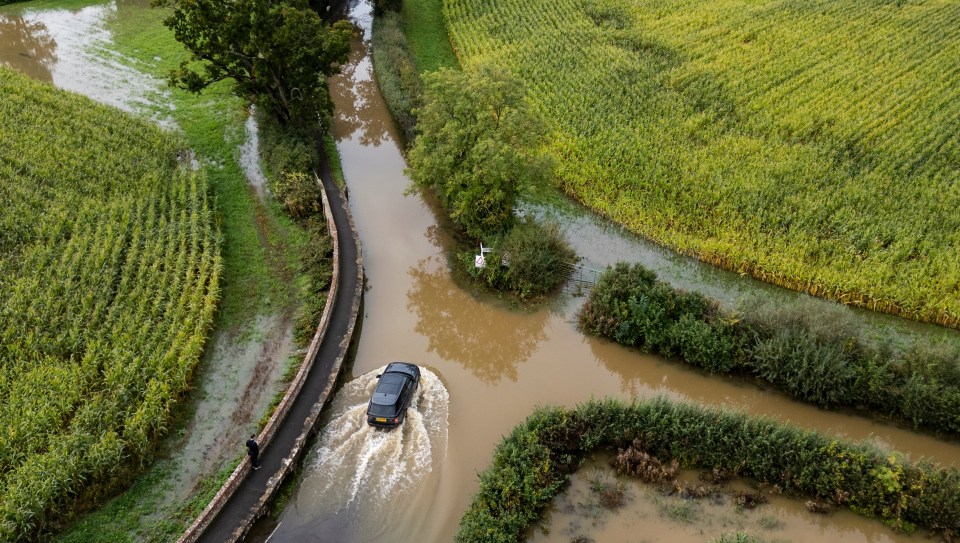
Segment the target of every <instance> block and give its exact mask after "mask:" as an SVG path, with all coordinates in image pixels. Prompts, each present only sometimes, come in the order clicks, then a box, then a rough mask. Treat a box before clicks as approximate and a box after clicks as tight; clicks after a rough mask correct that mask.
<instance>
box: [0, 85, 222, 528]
mask: <svg viewBox="0 0 960 543" xmlns="http://www.w3.org/2000/svg"><path fill="white" fill-rule="evenodd" d="M0 96H2V97H3V98H2V100H0V205H2V215H0V223H2V224H0V296H2V299H3V305H2V307H0V323H2V326H0V334H2V339H0V541H15V540H16V541H19V540H32V539H35V538H37V537H39V535H40V534H43V533H44V532H45V531H46V530H48V529H49V528H50V527H51V526H52V525H53V524H54V523H55V522H56V521H58V520H60V519H62V517H63V515H65V514H67V513H68V512H69V511H70V509H71V507H72V506H73V505H74V504H75V503H76V502H81V503H84V502H88V501H91V500H96V499H100V498H102V497H103V495H104V493H105V492H108V489H109V487H110V486H111V485H112V484H114V483H115V482H116V481H117V479H118V478H120V477H123V476H125V475H126V473H128V470H129V469H130V468H131V467H135V466H136V465H137V463H138V462H139V461H140V460H142V459H144V458H146V457H147V456H148V454H149V452H150V450H151V448H152V446H153V445H154V444H155V439H156V437H157V436H158V435H159V434H160V433H162V432H163V430H164V428H165V426H166V424H167V423H168V422H169V419H170V410H171V407H172V406H173V405H174V403H175V402H176V401H177V400H178V399H179V398H180V397H181V396H182V394H183V393H184V391H185V390H186V389H187V387H188V386H189V384H190V379H191V373H192V371H193V369H194V367H195V366H196V364H197V362H198V361H199V358H200V356H201V353H202V351H203V347H204V342H205V339H206V336H207V334H208V332H209V331H210V328H211V324H212V322H213V317H214V312H215V309H216V302H217V295H218V291H219V287H218V280H219V277H220V269H221V263H220V256H219V254H220V253H219V235H218V232H217V229H216V223H215V219H214V212H213V209H212V202H211V201H210V200H209V199H208V189H207V182H206V180H205V177H204V176H203V174H202V172H195V171H190V169H189V168H187V167H184V166H181V165H180V163H179V158H178V155H180V153H181V152H182V148H181V147H180V145H179V143H178V141H177V140H176V138H175V137H174V136H172V135H171V134H169V133H167V132H164V131H163V130H161V129H159V128H157V127H155V126H153V125H152V124H150V123H148V122H147V121H142V120H138V119H136V118H134V117H132V116H130V115H128V114H125V113H122V112H119V111H116V110H112V109H110V108H107V107H104V106H100V105H98V104H96V103H94V102H92V101H90V100H88V99H86V98H83V97H81V96H79V95H74V94H72V93H67V92H63V91H57V90H55V89H53V88H52V87H49V86H47V85H44V84H40V83H36V82H33V81H31V80H28V79H27V78H25V77H23V76H20V75H18V74H16V73H14V72H11V71H9V70H6V69H3V68H0Z"/></svg>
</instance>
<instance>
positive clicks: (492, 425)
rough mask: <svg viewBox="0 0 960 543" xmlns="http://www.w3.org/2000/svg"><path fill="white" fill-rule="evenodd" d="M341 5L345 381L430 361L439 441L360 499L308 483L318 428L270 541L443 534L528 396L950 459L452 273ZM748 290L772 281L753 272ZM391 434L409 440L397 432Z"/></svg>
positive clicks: (602, 248)
mask: <svg viewBox="0 0 960 543" xmlns="http://www.w3.org/2000/svg"><path fill="white" fill-rule="evenodd" d="M352 18H353V20H354V21H355V22H356V23H357V24H358V26H359V27H360V28H361V29H362V37H361V36H359V35H358V36H357V37H356V38H355V42H354V53H353V56H352V58H351V60H350V62H349V63H348V64H347V65H346V66H345V67H344V70H343V74H342V75H340V76H338V77H336V78H333V79H332V80H331V93H332V96H333V99H334V102H335V104H336V108H337V112H336V125H335V128H336V139H337V146H338V148H339V150H340V153H341V156H342V161H343V169H344V175H345V177H346V180H347V185H348V187H349V195H350V204H351V209H352V212H353V217H354V221H355V223H356V225H357V228H358V230H359V233H360V239H361V240H362V244H363V258H364V268H365V272H366V276H367V282H368V284H367V287H368V288H367V291H366V293H365V298H364V308H363V311H364V315H363V325H362V329H361V337H360V340H359V345H358V348H357V354H356V360H355V363H354V366H353V368H352V375H348V376H347V377H348V384H347V385H346V389H347V390H350V391H353V390H355V389H356V388H357V387H360V388H362V386H360V385H359V384H357V383H358V381H363V380H364V379H367V378H368V377H366V376H367V375H369V373H370V372H373V371H375V370H376V369H377V368H380V367H382V366H383V365H384V364H386V363H388V362H391V361H409V362H415V363H417V364H420V365H421V366H422V367H425V368H427V369H429V370H430V371H431V372H432V373H434V374H436V376H437V377H438V379H439V380H440V381H441V382H442V383H443V385H444V386H445V388H446V390H447V391H448V393H449V405H448V407H447V414H448V420H449V427H448V429H447V436H448V442H447V447H446V454H445V456H443V458H438V457H437V455H436V454H434V455H433V457H432V461H431V469H430V471H429V472H428V473H424V474H418V476H417V477H418V481H419V482H418V483H417V484H416V485H410V486H407V487H404V488H396V489H395V492H392V493H390V494H389V495H387V496H385V497H380V498H377V499H375V500H373V501H375V502H376V504H370V503H368V502H365V501H363V500H358V499H351V498H346V497H344V496H341V497H339V498H337V497H336V494H338V493H337V492H331V493H320V494H318V493H317V490H316V489H317V488H324V487H325V485H327V484H328V483H326V482H325V481H329V480H330V478H331V474H330V473H329V470H330V467H329V466H327V465H323V462H319V463H318V458H321V457H323V455H324V453H323V452H322V451H323V450H324V449H325V448H329V447H330V445H329V444H328V443H326V442H325V441H324V438H323V437H321V439H319V440H318V443H317V445H316V450H314V451H313V452H312V453H311V457H310V459H308V461H307V467H306V468H305V470H304V475H303V481H302V486H301V488H300V489H299V490H298V491H296V492H295V494H294V496H293V497H292V498H291V500H290V502H289V504H288V506H287V508H286V509H285V511H284V512H283V513H282V515H281V518H280V519H279V523H278V524H276V525H275V526H270V527H266V528H265V529H264V531H263V532H262V533H261V535H260V536H259V540H263V539H265V538H266V537H267V535H268V534H269V538H270V539H269V540H270V541H271V542H273V543H277V542H303V541H315V542H331V543H332V542H337V543H348V542H361V541H377V542H397V543H399V542H409V541H425V542H442V541H452V540H453V536H454V534H455V533H456V530H457V526H458V523H459V519H460V516H461V514H462V513H463V511H464V510H465V509H466V506H467V504H468V503H469V501H470V498H471V496H472V494H473V492H474V491H475V490H476V488H477V483H476V480H477V477H476V474H477V473H478V472H479V471H481V470H483V469H485V468H486V467H487V466H488V464H489V461H490V457H491V453H492V451H493V449H494V447H495V446H496V444H497V442H499V440H500V438H501V437H502V436H503V435H504V434H505V433H507V432H509V431H510V430H511V429H512V428H513V426H515V425H516V424H518V423H519V422H521V421H522V420H523V419H524V418H526V416H527V415H529V414H530V412H531V411H532V409H533V408H534V407H536V406H538V405H547V404H553V405H566V406H573V405H575V404H577V403H580V402H583V401H585V400H588V399H590V398H591V397H601V396H608V395H609V396H616V397H620V398H624V399H629V398H634V397H639V398H647V397H652V396H656V395H665V396H668V397H671V398H676V399H684V400H689V401H695V402H700V403H704V404H710V405H724V406H730V407H734V408H738V409H743V410H745V411H747V412H750V413H755V414H762V415H768V416H772V417H776V418H779V419H780V420H784V421H790V422H792V423H795V424H798V425H801V426H805V427H808V428H815V429H818V430H821V431H825V432H829V433H832V434H837V435H841V436H844V437H846V438H850V439H857V440H861V439H871V438H872V439H874V440H875V441H876V442H877V443H879V444H881V445H884V446H892V447H895V448H897V449H899V450H902V451H906V452H908V453H909V454H910V455H911V456H912V457H913V458H917V457H921V456H922V457H927V458H931V459H934V460H936V461H939V462H943V463H954V462H957V460H958V459H960V445H957V444H950V443H944V442H942V441H939V440H936V439H933V438H931V437H928V436H923V435H917V434H914V433H913V432H910V431H906V430H903V429H899V428H896V427H892V426H889V425H885V424H880V423H875V422H872V421H870V420H867V419H864V418H862V417H857V416H851V415H846V414H839V413H830V412H826V411H822V410H819V409H816V408H813V407H810V406H807V405H804V404H800V403H797V402H792V401H789V400H786V399H784V398H783V397H782V396H781V395H779V394H776V393H770V392H765V391H762V390H759V389H758V388H757V387H755V386H753V385H750V384H747V383H743V382H740V381H737V380H732V379H725V378H722V377H715V376H714V377H709V376H707V375H705V374H702V373H699V372H697V371H694V370H692V369H690V368H687V367H686V366H684V365H682V364H678V363H672V362H669V361H666V360H664V359H661V358H658V357H653V356H647V355H643V354H640V353H638V352H636V351H633V350H630V349H625V348H623V347H621V346H618V345H615V344H612V343H609V342H605V341H600V340H595V339H592V338H587V337H584V336H582V335H581V334H580V333H579V332H578V331H577V329H576V325H575V313H576V311H577V309H578V308H579V307H580V305H581V304H582V302H583V299H582V298H575V297H570V296H568V297H565V298H563V299H561V300H559V301H558V302H557V303H555V304H553V305H552V306H551V307H547V308H540V309H537V310H535V311H517V310H515V309H511V308H509V307H505V306H504V304H503V303H501V302H499V301H497V300H495V299H493V300H491V299H486V298H484V297H482V296H478V295H474V294H472V293H470V292H467V291H466V290H464V289H462V288H461V287H460V286H458V285H457V284H455V283H454V281H453V279H452V278H451V276H450V273H449V271H448V268H447V262H446V256H445V251H446V249H447V248H448V247H449V246H450V243H451V240H450V239H449V237H448V235H447V233H446V231H445V230H444V229H443V228H441V227H440V226H438V224H437V219H436V217H435V214H434V211H433V207H432V206H431V205H429V204H428V203H426V202H424V201H423V200H422V199H421V198H420V197H418V196H404V194H403V193H404V190H405V189H406V188H407V186H408V184H409V181H408V179H407V178H406V177H405V176H404V175H403V170H404V167H405V164H404V162H403V158H402V155H401V152H400V149H399V147H398V144H397V141H399V137H398V134H397V133H396V132H395V130H394V128H393V125H392V123H391V121H390V118H389V114H388V113H387V110H386V107H385V106H384V104H383V102H382V99H381V97H380V95H379V92H378V90H377V87H376V83H375V81H374V80H373V75H372V66H371V61H370V57H369V55H368V46H369V45H368V43H367V42H366V39H368V38H369V25H370V13H369V7H367V6H366V5H365V4H360V5H357V6H355V7H354V8H353V11H352ZM568 224H569V223H568ZM568 232H569V233H570V236H571V238H572V240H573V241H574V243H575V244H576V245H578V250H579V251H580V252H581V254H584V255H585V256H586V257H587V260H588V263H589V264H593V265H597V266H603V265H606V264H608V263H611V262H612V261H615V260H619V259H627V260H634V261H636V260H642V261H645V262H648V261H653V262H654V265H652V266H651V267H653V268H654V269H656V270H657V271H658V272H659V273H661V274H662V276H663V278H664V279H666V280H670V281H671V282H674V281H675V282H678V283H680V284H683V283H684V282H685V283H687V284H688V286H689V287H691V288H698V289H699V290H705V291H706V292H708V293H709V294H711V295H716V296H718V297H722V298H723V299H725V300H734V301H735V300H736V299H737V298H738V297H739V296H741V295H742V294H743V293H744V292H747V291H749V290H750V289H751V288H753V289H756V287H757V286H758V285H760V284H758V283H757V282H755V281H752V280H749V279H747V278H740V277H738V276H736V274H726V273H724V272H720V273H719V274H718V273H717V272H718V270H715V269H714V268H712V267H710V266H705V265H702V264H699V263H697V262H694V261H692V260H690V259H686V258H683V257H678V256H676V255H667V256H663V257H661V256H657V255H664V254H665V253H666V251H663V250H661V249H659V248H657V247H655V246H651V245H649V244H647V245H642V246H641V245H638V244H641V242H639V241H635V240H628V241H626V242H624V241H618V240H617V238H616V237H615V235H613V234H611V233H610V232H609V231H608V230H605V229H604V227H603V226H601V225H599V224H596V223H592V222H591V221H590V220H589V219H584V218H574V219H573V227H571V228H568ZM578 232H579V234H578ZM603 232H606V233H605V234H604V233H603ZM704 285H706V287H705V288H702V287H704ZM760 289H761V290H763V291H765V292H766V291H774V290H776V291H778V292H783V291H780V289H775V288H773V287H769V286H767V285H760ZM778 295H780V294H778ZM783 296H786V297H790V296H796V295H795V294H792V293H784V294H783ZM907 328H908V329H909V326H908V327H907ZM349 394H353V392H350V393H349ZM357 405H360V404H357ZM336 418H337V417H336V416H334V417H333V418H332V419H331V420H330V421H329V422H330V426H331V428H328V430H327V431H328V432H333V433H334V434H335V435H342V432H343V431H356V432H361V431H363V430H361V429H359V428H356V427H353V426H350V425H349V424H347V423H345V422H344V421H337V420H336ZM350 424H353V423H350ZM338 428H339V429H338ZM405 431H406V430H404V432H405ZM402 439H406V435H405V434H404V435H403V436H402ZM402 446H409V447H412V448H411V449H408V450H411V451H414V450H417V449H416V445H415V444H412V443H406V444H403V445H402ZM391 450H395V449H391ZM434 452H435V451H434ZM334 464H335V465H336V464H337V463H336V462H334ZM388 464H389V463H384V462H382V461H381V462H378V461H376V459H370V460H369V461H367V462H366V463H364V465H363V467H362V469H363V470H364V472H363V473H354V472H353V470H355V469H357V463H356V462H342V463H341V468H340V469H342V473H341V475H340V477H342V478H343V479H344V480H347V479H348V478H349V477H351V476H356V477H361V478H362V479H363V480H364V481H365V483H364V484H365V485H367V486H369V487H371V488H377V487H379V486H382V485H385V484H387V481H389V480H390V478H391V477H392V476H391V474H390V473H388V472H386V471H384V472H379V471H378V468H377V467H376V466H377V465H388ZM351 480H352V479H351ZM321 494H322V495H321ZM811 517H812V516H811ZM831 518H834V517H831ZM850 518H852V519H856V517H855V516H852V515H851V516H850ZM811 522H823V519H822V518H819V517H817V518H813V519H812V520H811ZM836 522H838V523H839V524H838V525H837V526H838V527H837V529H838V530H844V531H850V530H854V531H857V533H861V534H864V535H863V536H862V537H863V539H864V540H875V541H884V539H877V538H878V537H881V536H883V534H886V533H888V532H889V529H888V528H886V527H885V526H883V525H882V524H880V523H874V522H864V521H862V519H856V523H854V524H850V523H849V522H850V521H849V519H847V517H846V516H843V517H840V516H838V517H836ZM254 539H255V540H257V539H256V538H254ZM557 541H559V540H557ZM598 541H604V539H598Z"/></svg>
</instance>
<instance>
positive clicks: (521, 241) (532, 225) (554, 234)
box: [463, 217, 577, 300]
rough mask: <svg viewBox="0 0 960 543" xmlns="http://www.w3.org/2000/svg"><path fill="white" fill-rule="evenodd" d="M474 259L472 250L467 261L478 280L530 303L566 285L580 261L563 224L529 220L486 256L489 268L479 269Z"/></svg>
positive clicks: (526, 219) (517, 226) (506, 236)
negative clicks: (565, 233)
mask: <svg viewBox="0 0 960 543" xmlns="http://www.w3.org/2000/svg"><path fill="white" fill-rule="evenodd" d="M473 257H474V255H473V252H472V251H471V252H470V253H466V254H465V255H464V258H463V260H464V263H465V264H466V265H467V267H468V269H469V270H471V272H472V274H473V276H474V278H476V279H478V280H480V281H483V282H484V283H485V284H486V285H487V286H489V287H491V288H494V289H497V290H505V291H508V292H511V293H513V294H514V295H516V296H517V297H518V298H520V299H521V300H529V299H532V298H538V297H541V296H544V295H546V294H549V293H550V292H552V291H554V290H556V289H557V288H558V287H559V286H560V285H562V284H563V283H564V282H565V281H566V280H567V278H568V277H569V276H570V263H571V262H573V261H575V260H576V258H577V254H576V252H574V250H573V248H572V247H571V246H570V244H569V243H568V242H567V240H566V239H565V238H564V236H563V232H561V230H560V226H559V225H557V224H556V223H550V222H548V223H540V222H537V221H535V220H533V219H532V218H530V217H527V218H525V219H523V220H522V221H520V222H519V223H517V225H516V226H514V227H513V228H512V229H510V231H509V232H507V234H506V235H505V236H504V237H503V239H502V240H501V241H499V242H497V248H496V249H495V250H494V251H493V252H491V253H489V254H488V255H486V266H484V267H483V268H476V267H475V266H474V265H473Z"/></svg>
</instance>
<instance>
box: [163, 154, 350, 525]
mask: <svg viewBox="0 0 960 543" xmlns="http://www.w3.org/2000/svg"><path fill="white" fill-rule="evenodd" d="M321 179H322V184H323V189H324V192H325V194H326V196H327V199H328V201H329V204H330V211H331V215H332V217H333V222H334V224H335V226H336V230H337V246H338V247H339V258H336V257H335V262H337V265H338V272H335V274H334V280H335V281H338V287H337V290H336V295H335V297H334V299H333V306H332V307H331V308H330V312H329V316H328V325H327V329H326V333H325V334H324V335H323V337H322V338H320V343H319V347H318V348H317V349H316V351H315V353H316V354H315V356H314V358H313V366H312V368H311V369H310V370H309V372H308V373H307V375H306V378H305V380H304V382H303V385H302V388H301V389H300V392H299V394H298V395H297V396H296V398H295V399H294V400H293V402H292V404H291V406H290V409H289V411H288V412H287V414H286V417H285V418H284V419H283V420H282V421H280V423H279V425H278V426H277V428H276V431H275V433H274V434H273V437H272V439H271V440H270V442H269V443H268V444H266V445H265V446H264V447H263V448H262V449H261V454H260V463H261V466H262V468H261V469H260V470H258V471H252V470H250V467H249V461H247V460H244V462H243V463H242V464H241V468H240V471H239V472H237V473H236V474H235V478H236V479H238V480H237V481H236V483H237V484H235V489H234V490H233V492H232V493H225V494H229V496H226V495H225V496H224V498H223V499H221V500H220V501H221V502H222V507H221V508H220V510H219V512H217V513H215V516H213V518H212V519H209V521H208V523H205V524H206V527H205V528H202V526H195V527H193V528H192V529H191V531H188V532H187V534H185V535H184V537H182V538H181V540H180V541H181V542H193V541H198V542H204V543H224V542H234V541H240V540H242V539H243V537H244V536H245V534H246V532H247V531H248V530H249V529H250V526H251V525H252V524H253V521H254V520H256V518H258V517H259V516H260V515H261V514H262V513H263V511H264V509H265V505H266V503H267V502H268V501H269V499H270V498H271V497H272V495H273V493H274V492H276V490H277V489H278V488H279V486H280V483H282V481H283V479H284V478H285V477H286V476H287V475H289V474H290V473H292V471H293V470H294V469H295V467H296V466H295V464H296V462H297V460H298V459H299V457H300V455H301V454H303V453H304V452H306V437H307V436H309V435H312V433H313V432H314V431H316V428H315V424H316V421H317V417H318V414H319V412H320V409H321V407H322V406H323V405H324V404H325V403H326V402H327V401H328V400H329V399H330V396H331V394H332V392H333V385H334V383H335V382H336V378H337V374H338V372H339V371H340V367H341V364H342V361H343V359H344V357H345V356H346V352H347V349H348V348H349V345H350V341H351V337H352V335H353V330H354V325H355V323H356V320H357V313H358V311H359V305H360V297H361V293H362V288H361V287H362V277H363V272H362V266H361V261H360V251H359V240H358V239H357V237H356V234H355V230H354V228H353V224H352V219H351V217H350V213H349V210H348V204H347V202H346V200H345V198H344V196H343V194H342V193H341V192H340V190H339V189H338V188H337V186H336V184H335V183H334V182H333V180H332V176H331V173H330V169H329V165H328V164H326V163H325V164H324V166H323V169H322V171H321ZM241 445H242V444H238V445H237V446H238V447H240V446H241ZM229 485H230V482H228V483H227V485H225V487H226V486H229ZM221 492H223V491H221ZM215 501H216V498H215Z"/></svg>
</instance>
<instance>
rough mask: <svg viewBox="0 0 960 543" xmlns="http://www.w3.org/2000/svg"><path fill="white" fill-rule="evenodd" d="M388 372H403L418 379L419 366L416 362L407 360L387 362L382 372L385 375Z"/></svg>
mask: <svg viewBox="0 0 960 543" xmlns="http://www.w3.org/2000/svg"><path fill="white" fill-rule="evenodd" d="M388 373H404V374H406V375H409V376H410V377H413V378H414V379H420V368H419V367H418V366H417V365H416V364H411V363H409V362H391V363H389V364H387V367H386V369H384V370H383V374H384V375H386V374H388Z"/></svg>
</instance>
